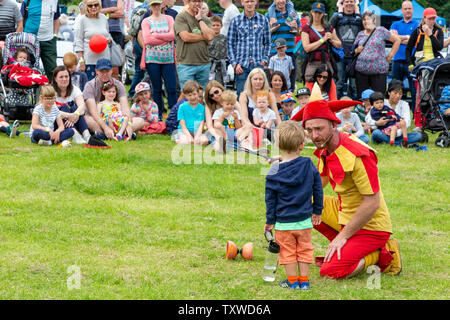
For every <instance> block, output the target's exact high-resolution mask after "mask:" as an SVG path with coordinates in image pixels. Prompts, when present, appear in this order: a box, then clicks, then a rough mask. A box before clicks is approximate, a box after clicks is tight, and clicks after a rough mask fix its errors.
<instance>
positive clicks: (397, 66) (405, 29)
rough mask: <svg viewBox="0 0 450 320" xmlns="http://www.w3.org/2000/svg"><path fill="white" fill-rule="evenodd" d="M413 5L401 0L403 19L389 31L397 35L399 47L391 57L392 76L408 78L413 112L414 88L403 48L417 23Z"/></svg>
mask: <svg viewBox="0 0 450 320" xmlns="http://www.w3.org/2000/svg"><path fill="white" fill-rule="evenodd" d="M413 10H414V9H413V5H412V3H411V1H403V3H402V14H403V19H402V20H400V21H396V22H394V23H393V24H392V25H391V32H392V33H393V34H395V35H397V36H398V37H399V38H400V40H401V44H400V48H399V49H398V51H397V53H396V54H395V56H394V59H392V78H393V79H398V80H400V81H403V79H404V78H405V77H407V79H408V83H409V89H410V90H411V98H412V99H411V100H412V101H411V104H410V105H409V106H410V108H411V111H412V112H413V114H414V107H415V101H416V88H415V87H414V83H413V81H412V79H411V74H410V72H409V70H408V64H407V63H406V56H405V49H406V45H407V44H408V40H409V36H410V35H411V33H412V32H413V31H414V29H416V28H417V27H418V25H419V23H418V22H417V21H414V20H413V19H412V16H413Z"/></svg>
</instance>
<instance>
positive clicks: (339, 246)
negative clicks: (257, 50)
mask: <svg viewBox="0 0 450 320" xmlns="http://www.w3.org/2000/svg"><path fill="white" fill-rule="evenodd" d="M317 90H319V89H318V87H317V86H315V88H314V89H313V93H312V95H311V100H312V102H310V103H308V104H307V105H306V106H305V107H304V108H302V109H301V110H300V111H299V112H298V113H297V114H296V115H294V117H293V118H292V120H296V121H303V124H302V125H303V128H305V130H306V132H307V134H308V135H309V137H310V138H311V140H312V142H313V143H314V144H315V146H316V147H317V150H316V151H315V152H314V154H315V155H316V156H317V157H318V158H319V163H318V170H319V173H320V175H321V177H322V185H323V187H325V186H326V185H327V184H328V182H329V183H330V184H331V186H332V188H333V190H334V192H336V193H337V195H338V198H334V197H330V196H325V197H324V210H323V212H322V222H321V223H320V224H319V225H317V226H314V228H315V229H316V230H318V231H319V232H320V233H322V234H323V235H324V236H326V237H327V238H328V239H329V240H330V241H331V242H330V245H329V247H328V249H327V251H326V253H325V257H324V258H323V260H322V259H321V258H319V257H316V264H317V265H320V266H321V269H320V274H321V276H323V277H324V276H328V277H331V278H336V279H343V278H347V277H351V276H353V275H355V274H357V273H359V272H361V271H363V270H366V269H367V267H369V266H371V265H377V266H378V267H379V268H380V270H381V271H382V272H386V273H390V274H399V273H400V272H401V257H400V251H399V247H398V241H397V240H396V239H389V238H390V236H391V233H392V228H391V219H390V215H389V212H388V209H387V207H386V203H385V201H384V198H383V193H382V192H381V189H380V182H379V178H378V168H377V156H376V154H375V150H373V149H372V148H370V147H369V146H367V145H366V144H364V143H363V142H361V141H360V140H359V139H358V138H356V137H355V136H353V135H350V134H347V133H344V132H340V131H338V130H337V124H339V123H340V120H339V119H338V118H337V117H336V115H335V112H336V111H339V110H341V109H344V108H347V107H349V106H351V105H355V104H358V103H359V102H356V101H332V102H327V101H325V100H318V99H317V98H315V97H318V98H319V99H322V98H321V96H320V93H318V92H317ZM319 92H320V91H319Z"/></svg>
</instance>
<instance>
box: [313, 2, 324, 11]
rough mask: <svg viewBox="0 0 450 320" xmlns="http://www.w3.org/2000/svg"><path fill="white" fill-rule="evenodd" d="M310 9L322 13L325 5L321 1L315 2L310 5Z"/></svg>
mask: <svg viewBox="0 0 450 320" xmlns="http://www.w3.org/2000/svg"><path fill="white" fill-rule="evenodd" d="M311 11H317V12H320V13H324V12H325V5H324V4H323V3H320V2H315V3H314V4H313V5H312V8H311Z"/></svg>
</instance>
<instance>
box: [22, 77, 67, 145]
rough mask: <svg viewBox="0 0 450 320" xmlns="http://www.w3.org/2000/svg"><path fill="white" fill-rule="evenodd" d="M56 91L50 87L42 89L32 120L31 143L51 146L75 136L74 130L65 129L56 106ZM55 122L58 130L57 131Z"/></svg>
mask: <svg viewBox="0 0 450 320" xmlns="http://www.w3.org/2000/svg"><path fill="white" fill-rule="evenodd" d="M55 101H56V91H55V89H54V88H53V87H52V86H50V85H48V86H44V87H42V88H41V89H40V95H39V102H40V104H38V105H37V106H36V107H35V108H34V109H33V116H32V118H31V127H30V135H31V142H33V143H38V144H39V145H44V146H51V145H52V144H55V143H58V142H63V141H65V140H67V139H69V138H71V137H72V136H73V135H74V133H75V132H74V130H73V129H72V128H67V129H66V128H64V123H63V120H62V117H61V113H60V111H59V109H58V107H57V106H56V103H55ZM55 121H56V124H57V125H58V129H57V130H55V125H54V124H55Z"/></svg>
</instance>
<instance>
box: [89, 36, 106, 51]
mask: <svg viewBox="0 0 450 320" xmlns="http://www.w3.org/2000/svg"><path fill="white" fill-rule="evenodd" d="M107 46H108V39H106V37H105V36H103V35H101V34H96V35H94V36H92V37H91V39H90V40H89V48H91V50H92V51H93V52H95V53H101V52H103V51H104V50H105V49H106V47H107Z"/></svg>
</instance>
